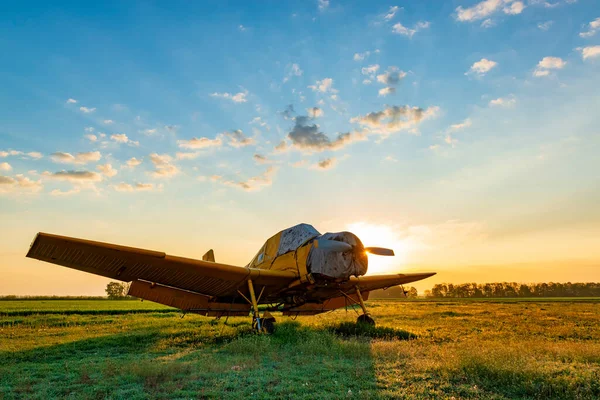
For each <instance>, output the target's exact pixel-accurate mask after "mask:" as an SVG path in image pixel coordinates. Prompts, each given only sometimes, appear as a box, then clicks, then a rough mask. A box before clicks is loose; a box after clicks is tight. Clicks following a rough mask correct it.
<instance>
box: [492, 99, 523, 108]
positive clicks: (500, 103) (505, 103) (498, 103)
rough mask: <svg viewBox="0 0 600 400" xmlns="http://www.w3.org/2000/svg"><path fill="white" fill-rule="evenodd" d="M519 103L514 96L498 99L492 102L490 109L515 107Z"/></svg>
mask: <svg viewBox="0 0 600 400" xmlns="http://www.w3.org/2000/svg"><path fill="white" fill-rule="evenodd" d="M516 103H517V99H515V98H514V96H511V97H498V98H497V99H493V100H490V103H489V105H490V107H507V108H509V107H514V106H515V104H516Z"/></svg>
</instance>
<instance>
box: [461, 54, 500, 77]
mask: <svg viewBox="0 0 600 400" xmlns="http://www.w3.org/2000/svg"><path fill="white" fill-rule="evenodd" d="M497 65H498V63H497V62H496V61H491V60H488V59H487V58H482V59H481V60H479V61H477V62H475V63H473V65H471V68H469V70H468V71H467V72H465V75H471V74H476V75H478V76H483V75H485V74H487V73H488V72H489V71H491V70H492V68H494V67H496V66H497Z"/></svg>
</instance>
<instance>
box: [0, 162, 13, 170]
mask: <svg viewBox="0 0 600 400" xmlns="http://www.w3.org/2000/svg"><path fill="white" fill-rule="evenodd" d="M10 170H12V167H11V166H10V164H9V163H7V162H3V163H0V171H10Z"/></svg>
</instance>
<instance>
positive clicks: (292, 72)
mask: <svg viewBox="0 0 600 400" xmlns="http://www.w3.org/2000/svg"><path fill="white" fill-rule="evenodd" d="M287 70H288V71H287V74H286V77H285V78H283V81H284V82H287V81H289V80H290V79H291V78H293V77H294V76H302V74H303V73H304V71H302V70H301V69H300V66H299V65H298V64H291V65H290V66H288V68H287Z"/></svg>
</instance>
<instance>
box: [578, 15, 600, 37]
mask: <svg viewBox="0 0 600 400" xmlns="http://www.w3.org/2000/svg"><path fill="white" fill-rule="evenodd" d="M587 28H588V30H587V31H584V32H581V33H580V34H579V36H580V37H582V38H590V37H592V36H594V35H595V34H596V32H598V30H600V18H596V19H595V20H593V21H592V22H590V23H589V24H587Z"/></svg>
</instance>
